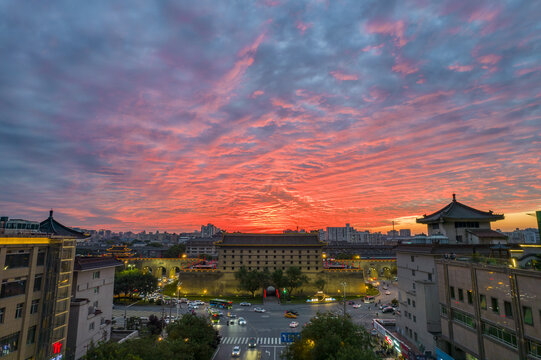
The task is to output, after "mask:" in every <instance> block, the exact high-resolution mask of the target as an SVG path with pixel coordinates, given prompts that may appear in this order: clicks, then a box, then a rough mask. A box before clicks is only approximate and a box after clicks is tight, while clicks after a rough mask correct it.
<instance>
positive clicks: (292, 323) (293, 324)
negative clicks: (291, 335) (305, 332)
mask: <svg viewBox="0 0 541 360" xmlns="http://www.w3.org/2000/svg"><path fill="white" fill-rule="evenodd" d="M297 326H299V323H298V322H296V321H292V322H290V323H289V327H290V328H296V327H297Z"/></svg>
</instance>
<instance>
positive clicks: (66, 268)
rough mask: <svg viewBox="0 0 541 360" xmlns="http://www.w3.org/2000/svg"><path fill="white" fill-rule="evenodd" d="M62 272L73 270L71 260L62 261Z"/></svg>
mask: <svg viewBox="0 0 541 360" xmlns="http://www.w3.org/2000/svg"><path fill="white" fill-rule="evenodd" d="M60 272H71V261H70V260H66V261H62V262H61V263H60Z"/></svg>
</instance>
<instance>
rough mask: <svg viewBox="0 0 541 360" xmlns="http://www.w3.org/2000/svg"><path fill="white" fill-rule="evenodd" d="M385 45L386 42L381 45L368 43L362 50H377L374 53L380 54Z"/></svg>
mask: <svg viewBox="0 0 541 360" xmlns="http://www.w3.org/2000/svg"><path fill="white" fill-rule="evenodd" d="M383 46H385V44H384V43H381V44H379V45H368V46H365V47H364V48H363V49H362V51H363V52H368V51H372V50H375V51H374V54H376V55H379V54H381V49H382V48H383Z"/></svg>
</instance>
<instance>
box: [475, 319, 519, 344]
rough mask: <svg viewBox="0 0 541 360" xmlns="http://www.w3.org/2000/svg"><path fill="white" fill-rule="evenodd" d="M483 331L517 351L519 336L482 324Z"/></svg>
mask: <svg viewBox="0 0 541 360" xmlns="http://www.w3.org/2000/svg"><path fill="white" fill-rule="evenodd" d="M481 329H482V331H483V334H485V335H488V336H490V337H492V338H494V339H497V340H499V341H502V342H504V343H506V344H507V345H509V346H511V347H513V348H515V349H516V348H517V336H516V335H515V334H513V333H512V332H510V331H508V330H505V329H503V328H500V327H496V326H493V325H490V324H487V323H482V324H481Z"/></svg>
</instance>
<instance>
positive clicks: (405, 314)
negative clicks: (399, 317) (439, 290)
mask: <svg viewBox="0 0 541 360" xmlns="http://www.w3.org/2000/svg"><path fill="white" fill-rule="evenodd" d="M411 315H412V314H411V313H410V312H408V311H404V316H405V317H407V318H408V319H410V320H411ZM413 322H417V316H415V315H413Z"/></svg>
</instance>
